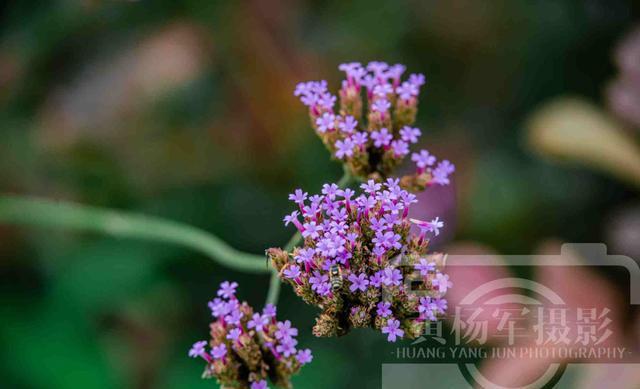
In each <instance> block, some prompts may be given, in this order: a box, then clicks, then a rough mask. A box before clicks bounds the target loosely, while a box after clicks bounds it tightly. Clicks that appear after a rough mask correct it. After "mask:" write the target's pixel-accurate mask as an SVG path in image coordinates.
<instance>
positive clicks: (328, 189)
mask: <svg viewBox="0 0 640 389" xmlns="http://www.w3.org/2000/svg"><path fill="white" fill-rule="evenodd" d="M338 190H340V187H339V186H338V185H336V184H324V185H322V194H324V195H326V196H327V197H328V198H329V199H331V200H333V199H335V198H336V194H337V193H338Z"/></svg>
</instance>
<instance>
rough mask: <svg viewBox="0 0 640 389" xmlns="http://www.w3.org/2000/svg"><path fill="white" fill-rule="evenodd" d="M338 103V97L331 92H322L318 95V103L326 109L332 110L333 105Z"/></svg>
mask: <svg viewBox="0 0 640 389" xmlns="http://www.w3.org/2000/svg"><path fill="white" fill-rule="evenodd" d="M335 103H336V97H335V96H334V95H332V94H331V93H328V92H325V93H321V94H320V95H319V97H318V105H319V106H321V107H322V108H324V109H327V110H332V109H333V105H334V104H335Z"/></svg>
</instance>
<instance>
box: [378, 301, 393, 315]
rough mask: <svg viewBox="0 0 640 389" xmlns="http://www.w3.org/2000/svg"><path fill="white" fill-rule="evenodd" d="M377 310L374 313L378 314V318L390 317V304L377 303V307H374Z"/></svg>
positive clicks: (384, 302)
mask: <svg viewBox="0 0 640 389" xmlns="http://www.w3.org/2000/svg"><path fill="white" fill-rule="evenodd" d="M376 307H377V309H376V313H377V314H378V316H380V317H387V316H389V315H391V309H390V308H391V303H388V302H386V301H381V302H379V303H378V305H376Z"/></svg>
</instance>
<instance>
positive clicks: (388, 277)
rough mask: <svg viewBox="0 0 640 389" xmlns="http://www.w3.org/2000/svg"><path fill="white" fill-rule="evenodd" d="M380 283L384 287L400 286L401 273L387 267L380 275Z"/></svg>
mask: <svg viewBox="0 0 640 389" xmlns="http://www.w3.org/2000/svg"><path fill="white" fill-rule="evenodd" d="M382 283H383V284H384V285H386V286H391V285H394V286H399V285H400V284H402V273H401V272H400V270H398V269H394V268H391V267H387V268H385V269H384V271H383V273H382Z"/></svg>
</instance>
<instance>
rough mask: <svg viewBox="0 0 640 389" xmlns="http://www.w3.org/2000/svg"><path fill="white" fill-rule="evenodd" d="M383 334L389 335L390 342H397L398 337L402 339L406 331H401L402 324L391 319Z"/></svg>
mask: <svg viewBox="0 0 640 389" xmlns="http://www.w3.org/2000/svg"><path fill="white" fill-rule="evenodd" d="M382 333H383V334H388V336H387V340H388V341H389V342H395V341H396V338H397V337H400V338H402V336H403V335H404V331H403V330H401V329H400V322H399V321H398V320H396V319H389V321H388V322H387V325H386V326H384V327H382Z"/></svg>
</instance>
